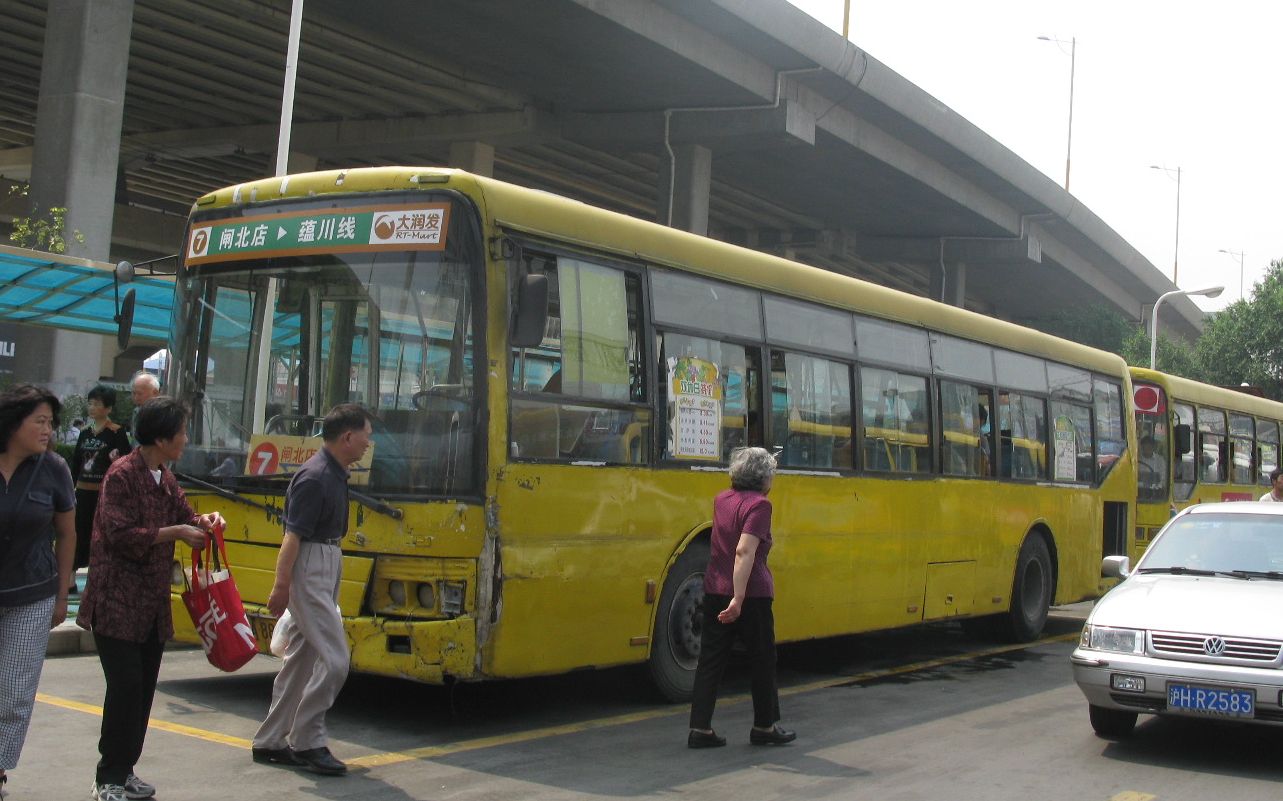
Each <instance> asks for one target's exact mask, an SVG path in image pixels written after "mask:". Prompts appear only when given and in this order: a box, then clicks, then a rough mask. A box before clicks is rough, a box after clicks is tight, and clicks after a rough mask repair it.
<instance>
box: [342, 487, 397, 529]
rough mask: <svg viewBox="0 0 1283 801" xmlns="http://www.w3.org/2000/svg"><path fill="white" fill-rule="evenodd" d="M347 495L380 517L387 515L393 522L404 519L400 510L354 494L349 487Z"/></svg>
mask: <svg viewBox="0 0 1283 801" xmlns="http://www.w3.org/2000/svg"><path fill="white" fill-rule="evenodd" d="M347 494H348V497H349V498H351V499H352V500H354V501H356V502H357V503H359V504H361V505H362V506H366V507H369V508H370V509H373V510H374V511H376V512H378V513H379V514H381V515H387V516H388V517H390V518H392V519H393V520H400V519H401V518H403V517H405V513H404V512H402V511H401V510H400V509H398V508H396V507H395V506H391V505H389V504H386V503H384V502H383V501H381V500H379V499H378V498H371V497H370V496H369V495H362V494H361V493H359V492H356V491H355V490H353V489H351V488H350V487H349V488H348V491H347ZM357 522H358V525H359V523H360V521H357Z"/></svg>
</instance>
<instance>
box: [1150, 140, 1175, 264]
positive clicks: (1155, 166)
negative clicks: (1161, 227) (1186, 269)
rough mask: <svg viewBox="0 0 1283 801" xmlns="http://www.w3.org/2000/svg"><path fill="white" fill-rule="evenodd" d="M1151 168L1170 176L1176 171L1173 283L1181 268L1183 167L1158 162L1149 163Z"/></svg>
mask: <svg viewBox="0 0 1283 801" xmlns="http://www.w3.org/2000/svg"><path fill="white" fill-rule="evenodd" d="M1149 168H1150V169H1151V170H1162V171H1163V172H1165V173H1167V177H1168V178H1170V177H1171V176H1172V173H1176V247H1175V248H1174V249H1173V251H1172V283H1173V284H1175V283H1177V281H1176V277H1177V275H1178V274H1179V270H1180V261H1181V168H1180V167H1177V168H1176V169H1174V170H1173V169H1171V168H1169V167H1160V166H1158V165H1157V164H1151V165H1149Z"/></svg>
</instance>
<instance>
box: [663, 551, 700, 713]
mask: <svg viewBox="0 0 1283 801" xmlns="http://www.w3.org/2000/svg"><path fill="white" fill-rule="evenodd" d="M707 567H708V542H707V541H704V540H697V541H695V542H693V543H691V544H690V546H689V547H687V549H686V550H685V551H683V552H682V555H681V556H679V557H678V558H677V561H676V562H675V563H674V564H673V569H672V570H670V571H669V573H668V578H667V579H665V580H664V589H663V591H662V592H660V594H659V609H658V610H656V612H655V636H654V638H653V639H652V640H651V647H650V676H651V680H652V681H654V682H655V686H656V687H657V688H658V689H659V692H660V693H661V694H662V695H663V696H664V697H665V698H667V699H668V700H670V701H673V702H684V701H689V700H690V698H691V690H692V689H693V688H694V686H695V665H696V664H697V663H698V662H699V638H700V633H701V631H702V629H703V624H704V618H703V614H704V570H705V569H706V568H707Z"/></svg>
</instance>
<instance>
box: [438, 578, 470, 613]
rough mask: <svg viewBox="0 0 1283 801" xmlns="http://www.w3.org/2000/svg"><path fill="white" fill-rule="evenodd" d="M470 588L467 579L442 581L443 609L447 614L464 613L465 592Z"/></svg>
mask: <svg viewBox="0 0 1283 801" xmlns="http://www.w3.org/2000/svg"><path fill="white" fill-rule="evenodd" d="M467 589H468V582H466V581H443V582H441V611H442V612H444V613H445V614H447V615H459V614H462V613H463V594H464V592H465V591H466V590H467Z"/></svg>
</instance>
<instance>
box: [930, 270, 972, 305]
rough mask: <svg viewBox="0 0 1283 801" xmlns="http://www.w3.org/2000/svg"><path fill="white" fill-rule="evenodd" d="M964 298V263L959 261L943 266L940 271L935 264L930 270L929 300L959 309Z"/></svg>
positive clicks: (965, 292)
mask: <svg viewBox="0 0 1283 801" xmlns="http://www.w3.org/2000/svg"><path fill="white" fill-rule="evenodd" d="M966 297H967V265H966V263H964V262H960V261H959V262H954V263H953V264H945V265H944V266H943V269H942V268H941V265H940V264H939V263H938V262H937V263H936V264H935V266H934V267H932V269H931V299H932V300H938V301H940V302H941V303H948V304H949V305H950V306H958V307H959V308H961V307H962V304H963V301H964V300H966Z"/></svg>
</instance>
